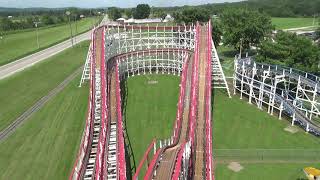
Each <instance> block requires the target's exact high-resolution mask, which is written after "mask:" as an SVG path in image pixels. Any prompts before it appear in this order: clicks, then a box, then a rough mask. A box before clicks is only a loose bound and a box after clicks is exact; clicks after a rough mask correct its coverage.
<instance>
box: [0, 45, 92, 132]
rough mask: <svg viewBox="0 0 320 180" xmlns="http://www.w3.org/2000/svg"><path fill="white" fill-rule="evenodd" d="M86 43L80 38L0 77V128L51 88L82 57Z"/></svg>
mask: <svg viewBox="0 0 320 180" xmlns="http://www.w3.org/2000/svg"><path fill="white" fill-rule="evenodd" d="M88 46H89V43H88V42H83V43H82V46H81V47H80V46H79V45H78V46H76V47H74V48H70V49H68V50H66V51H63V52H62V53H59V54H58V55H55V56H53V57H51V58H49V59H48V60H45V61H43V62H41V63H38V64H36V65H34V66H32V67H31V68H28V69H26V70H24V71H22V72H19V73H17V74H15V75H13V76H10V77H8V78H6V79H3V80H1V81H0V102H1V103H0V130H2V129H4V128H5V127H7V126H8V125H9V124H10V123H11V122H13V121H14V120H15V119H16V118H17V117H18V116H19V115H20V114H22V113H23V112H24V111H26V110H27V109H28V108H29V107H31V106H32V105H33V104H34V103H35V102H36V101H37V100H39V99H40V98H41V97H43V96H45V95H46V94H47V93H48V92H49V91H50V90H52V89H53V88H55V87H56V86H57V85H58V84H59V83H61V82H62V81H63V80H64V79H65V78H66V77H67V76H69V75H70V74H71V73H72V72H74V71H75V70H76V69H78V68H79V67H80V66H81V65H82V64H83V63H84V61H85V58H86V53H87V49H88Z"/></svg>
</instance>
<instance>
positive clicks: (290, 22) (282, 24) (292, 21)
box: [272, 17, 317, 29]
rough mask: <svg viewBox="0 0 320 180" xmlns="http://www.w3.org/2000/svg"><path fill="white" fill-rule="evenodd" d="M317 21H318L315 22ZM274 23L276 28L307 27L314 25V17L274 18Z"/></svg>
mask: <svg viewBox="0 0 320 180" xmlns="http://www.w3.org/2000/svg"><path fill="white" fill-rule="evenodd" d="M315 23H317V21H316V22H315ZM272 24H273V25H275V27H276V29H290V28H299V27H307V26H312V25H313V18H278V17H273V18H272Z"/></svg>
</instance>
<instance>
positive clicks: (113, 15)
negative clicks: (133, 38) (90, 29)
mask: <svg viewBox="0 0 320 180" xmlns="http://www.w3.org/2000/svg"><path fill="white" fill-rule="evenodd" d="M108 16H109V18H110V19H112V20H114V21H115V20H117V19H119V18H121V11H120V9H119V8H116V7H111V8H109V9H108Z"/></svg>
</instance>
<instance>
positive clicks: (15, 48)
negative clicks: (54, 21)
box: [0, 18, 98, 65]
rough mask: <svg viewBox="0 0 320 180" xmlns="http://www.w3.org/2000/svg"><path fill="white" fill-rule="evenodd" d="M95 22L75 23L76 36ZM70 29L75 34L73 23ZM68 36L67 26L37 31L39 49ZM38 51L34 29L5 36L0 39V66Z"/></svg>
mask: <svg viewBox="0 0 320 180" xmlns="http://www.w3.org/2000/svg"><path fill="white" fill-rule="evenodd" d="M97 21H98V18H85V19H83V20H81V21H79V22H77V32H78V34H79V33H83V32H85V31H88V30H89V29H91V28H92V24H93V23H94V22H97ZM72 29H73V33H75V24H74V23H73V24H72ZM69 36H70V27H69V25H68V24H65V25H61V26H56V27H50V28H42V29H40V30H39V44H40V49H45V48H47V47H49V46H52V45H53V44H56V43H59V42H61V41H63V40H66V39H67V38H68V37H69ZM38 50H39V49H38V46H37V36H36V31H35V29H32V31H26V32H19V33H14V34H9V35H5V36H4V37H3V39H0V54H1V56H0V65H3V64H7V63H9V62H12V61H14V60H16V59H19V58H21V57H23V56H26V55H28V54H31V53H33V52H36V51H38Z"/></svg>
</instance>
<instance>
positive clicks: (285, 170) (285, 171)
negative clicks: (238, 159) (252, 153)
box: [215, 163, 320, 180]
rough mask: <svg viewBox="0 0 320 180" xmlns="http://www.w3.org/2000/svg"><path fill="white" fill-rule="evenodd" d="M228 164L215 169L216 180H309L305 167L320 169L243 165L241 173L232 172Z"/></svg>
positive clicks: (297, 164)
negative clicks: (305, 173)
mask: <svg viewBox="0 0 320 180" xmlns="http://www.w3.org/2000/svg"><path fill="white" fill-rule="evenodd" d="M227 166H228V164H219V165H218V166H217V167H216V169H215V177H216V179H227V180H251V179H254V180H270V179H275V180H278V179H279V180H280V179H281V180H307V178H306V176H305V175H304V173H303V171H302V170H303V168H305V167H310V166H311V167H316V168H319V167H320V166H319V163H318V164H306V163H293V164H283V163H280V164H276V163H274V164H272V163H271V164H241V166H242V167H243V169H242V170H241V171H240V172H234V171H232V170H230V169H229V168H228V167H227Z"/></svg>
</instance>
